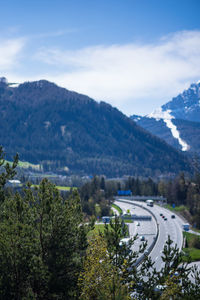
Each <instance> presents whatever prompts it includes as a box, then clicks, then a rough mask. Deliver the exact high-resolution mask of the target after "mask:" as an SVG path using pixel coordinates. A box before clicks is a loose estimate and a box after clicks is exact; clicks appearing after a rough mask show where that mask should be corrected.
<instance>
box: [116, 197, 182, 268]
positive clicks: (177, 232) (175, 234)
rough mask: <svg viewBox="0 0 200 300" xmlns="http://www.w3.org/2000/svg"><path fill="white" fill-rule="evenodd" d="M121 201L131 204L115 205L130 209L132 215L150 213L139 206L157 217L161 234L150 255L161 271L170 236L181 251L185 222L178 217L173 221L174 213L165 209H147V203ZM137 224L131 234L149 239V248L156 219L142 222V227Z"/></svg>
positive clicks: (132, 227)
mask: <svg viewBox="0 0 200 300" xmlns="http://www.w3.org/2000/svg"><path fill="white" fill-rule="evenodd" d="M120 200H122V201H128V202H129V203H123V202H119V201H115V203H116V204H117V205H118V206H120V207H121V208H122V209H123V210H124V211H125V210H127V209H130V211H131V213H134V214H138V215H144V214H147V213H148V212H147V211H146V210H145V209H143V208H140V207H137V206H136V205H135V204H139V205H141V206H143V207H145V208H148V209H149V210H151V211H152V212H153V213H154V215H155V216H156V219H157V223H158V228H159V234H158V239H157V242H156V244H155V246H154V248H153V249H152V251H151V253H150V257H151V258H152V260H153V261H155V267H156V269H157V271H159V270H160V269H161V268H162V266H163V265H164V263H163V262H162V259H161V255H162V250H163V246H164V244H165V242H166V241H167V238H168V235H170V238H171V240H172V241H173V244H174V245H175V244H177V246H178V248H179V250H181V248H182V244H183V235H182V224H184V222H183V221H182V219H181V218H179V217H178V216H176V218H175V219H172V218H171V215H172V213H171V212H170V211H168V210H167V209H165V208H163V207H160V206H157V205H154V206H153V207H149V206H148V207H147V205H146V203H145V202H141V201H140V202H138V201H132V200H124V199H123V198H120ZM133 211H134V212H133ZM161 213H162V214H163V215H164V216H165V217H166V218H167V220H166V221H165V220H164V219H163V218H162V216H160V214H161ZM135 223H136V222H134V223H133V224H132V226H130V234H131V235H134V234H136V233H138V234H139V235H144V236H145V237H146V239H147V242H148V246H149V245H150V243H151V242H152V241H153V237H154V236H155V235H156V222H155V221H154V219H152V221H151V222H150V221H140V226H136V224H135ZM138 227H139V228H138ZM137 243H140V241H138V242H137ZM137 247H138V245H137ZM136 249H137V248H134V249H133V250H136Z"/></svg>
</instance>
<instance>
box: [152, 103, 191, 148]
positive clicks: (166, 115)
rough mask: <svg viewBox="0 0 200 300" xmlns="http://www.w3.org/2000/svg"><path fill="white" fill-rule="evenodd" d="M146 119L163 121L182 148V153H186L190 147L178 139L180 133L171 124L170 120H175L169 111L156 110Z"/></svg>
mask: <svg viewBox="0 0 200 300" xmlns="http://www.w3.org/2000/svg"><path fill="white" fill-rule="evenodd" d="M147 117H148V118H154V119H156V121H159V120H161V119H162V120H163V121H164V122H165V124H166V125H167V127H168V128H169V129H170V130H171V133H172V135H173V137H174V138H175V139H177V140H178V142H179V144H180V145H181V147H182V151H188V150H189V149H190V146H189V145H188V144H187V143H186V142H185V141H184V140H183V139H182V138H181V137H180V133H179V131H178V130H177V127H176V125H174V124H173V122H172V119H175V118H174V116H172V115H171V110H170V109H168V110H165V111H163V110H162V107H160V108H158V109H156V110H155V111H154V112H152V113H151V114H149V115H147Z"/></svg>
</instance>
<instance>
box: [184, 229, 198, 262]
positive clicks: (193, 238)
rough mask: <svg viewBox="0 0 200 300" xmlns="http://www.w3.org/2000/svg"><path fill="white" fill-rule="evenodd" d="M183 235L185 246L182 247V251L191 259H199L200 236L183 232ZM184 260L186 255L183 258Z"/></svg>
mask: <svg viewBox="0 0 200 300" xmlns="http://www.w3.org/2000/svg"><path fill="white" fill-rule="evenodd" d="M183 236H184V237H185V238H186V248H183V251H184V252H185V253H186V255H187V256H190V257H191V260H192V261H199V260H200V236H198V235H195V234H192V233H189V232H183ZM184 260H186V257H185V258H184Z"/></svg>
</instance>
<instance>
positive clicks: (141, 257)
mask: <svg viewBox="0 0 200 300" xmlns="http://www.w3.org/2000/svg"><path fill="white" fill-rule="evenodd" d="M116 201H119V202H122V203H128V204H133V205H136V206H138V207H141V208H143V209H145V210H147V211H148V212H149V213H150V214H151V215H152V216H153V218H154V219H155V221H156V227H157V234H156V236H155V239H154V240H153V242H152V243H151V245H150V246H149V247H148V248H147V251H148V255H149V254H150V253H151V251H152V249H153V247H154V246H155V244H156V242H157V240H158V236H159V233H160V231H159V224H158V222H157V218H156V216H155V214H154V213H153V212H152V211H151V210H150V209H148V208H147V207H144V206H143V205H140V204H138V203H133V202H132V201H128V200H119V199H116ZM145 255H146V254H144V253H143V254H142V255H141V256H140V257H139V258H138V260H137V261H136V263H135V266H136V267H138V266H139V265H140V264H141V262H142V261H143V260H144V258H145Z"/></svg>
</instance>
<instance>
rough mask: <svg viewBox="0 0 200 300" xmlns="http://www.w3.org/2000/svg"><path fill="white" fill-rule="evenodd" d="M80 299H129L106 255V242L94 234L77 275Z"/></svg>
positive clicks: (120, 279)
mask: <svg viewBox="0 0 200 300" xmlns="http://www.w3.org/2000/svg"><path fill="white" fill-rule="evenodd" d="M79 286H80V299H82V300H93V299H94V300H95V299H99V300H100V299H101V300H103V299H108V300H109V299H110V300H113V299H116V300H117V299H124V300H125V299H127V300H128V299H131V298H130V296H129V295H128V288H127V286H126V285H124V284H123V281H122V278H121V276H120V274H119V273H118V272H117V268H116V267H115V266H114V265H113V263H112V260H111V259H110V257H109V256H108V253H107V247H106V242H105V240H104V239H103V237H101V236H99V235H96V236H94V237H93V239H92V240H91V241H90V244H89V247H88V249H87V254H86V257H85V260H84V265H83V271H82V272H81V273H80V276H79Z"/></svg>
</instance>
